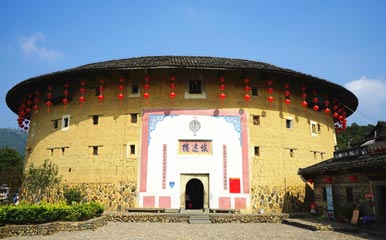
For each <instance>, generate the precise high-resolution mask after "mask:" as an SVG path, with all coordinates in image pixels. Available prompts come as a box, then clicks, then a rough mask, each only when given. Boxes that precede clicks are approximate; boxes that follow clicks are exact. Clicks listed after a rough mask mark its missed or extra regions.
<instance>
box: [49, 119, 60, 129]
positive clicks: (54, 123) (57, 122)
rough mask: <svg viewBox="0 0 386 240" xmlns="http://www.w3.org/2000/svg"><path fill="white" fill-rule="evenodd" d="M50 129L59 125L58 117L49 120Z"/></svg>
mask: <svg viewBox="0 0 386 240" xmlns="http://www.w3.org/2000/svg"><path fill="white" fill-rule="evenodd" d="M51 124H52V129H57V128H58V127H59V119H54V120H51Z"/></svg>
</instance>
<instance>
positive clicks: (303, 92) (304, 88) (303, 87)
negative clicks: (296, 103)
mask: <svg viewBox="0 0 386 240" xmlns="http://www.w3.org/2000/svg"><path fill="white" fill-rule="evenodd" d="M301 89H302V98H303V101H302V106H303V108H304V112H306V111H307V106H308V103H307V101H306V98H307V93H306V87H305V86H302V88H301Z"/></svg>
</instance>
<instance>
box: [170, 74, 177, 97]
mask: <svg viewBox="0 0 386 240" xmlns="http://www.w3.org/2000/svg"><path fill="white" fill-rule="evenodd" d="M169 88H170V93H169V97H170V99H172V100H174V98H175V97H176V93H175V89H176V75H174V74H170V85H169Z"/></svg>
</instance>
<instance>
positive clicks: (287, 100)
mask: <svg viewBox="0 0 386 240" xmlns="http://www.w3.org/2000/svg"><path fill="white" fill-rule="evenodd" d="M284 103H285V104H286V105H287V106H288V105H289V104H290V103H291V99H289V98H286V99H285V100H284Z"/></svg>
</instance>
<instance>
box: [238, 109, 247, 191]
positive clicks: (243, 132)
mask: <svg viewBox="0 0 386 240" xmlns="http://www.w3.org/2000/svg"><path fill="white" fill-rule="evenodd" d="M240 121H241V139H242V143H243V145H242V158H243V160H242V169H243V193H249V155H248V149H249V141H248V134H247V129H248V122H247V116H246V114H245V113H244V114H243V115H241V119H240Z"/></svg>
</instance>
